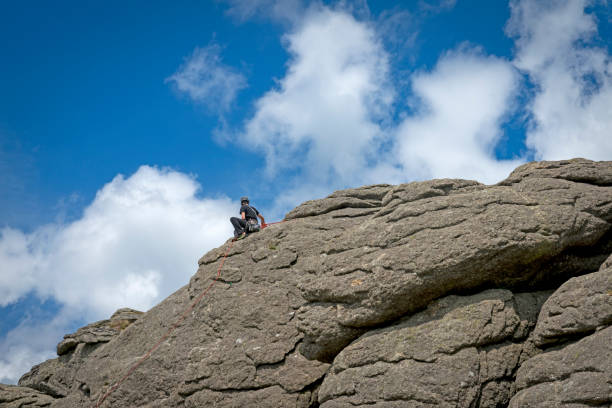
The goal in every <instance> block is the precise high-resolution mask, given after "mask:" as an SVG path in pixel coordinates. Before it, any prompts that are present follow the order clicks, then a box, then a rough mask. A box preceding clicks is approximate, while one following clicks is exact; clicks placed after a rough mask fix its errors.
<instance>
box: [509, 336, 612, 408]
mask: <svg viewBox="0 0 612 408" xmlns="http://www.w3.org/2000/svg"><path fill="white" fill-rule="evenodd" d="M516 385H517V389H518V390H519V392H518V394H517V395H515V396H514V397H513V398H512V401H511V403H510V407H511V408H524V407H572V408H574V407H575V408H578V407H595V406H597V407H601V406H604V407H609V406H612V327H607V328H605V329H603V330H600V331H598V332H596V333H594V334H592V335H590V336H588V337H585V338H583V339H582V340H580V341H578V342H576V343H574V344H570V345H568V346H567V347H564V348H562V349H560V350H556V351H551V352H548V353H544V354H540V355H538V356H536V357H534V358H532V359H530V360H528V361H527V362H526V363H525V364H523V365H522V366H521V368H520V369H519V371H518V374H517V377H516Z"/></svg>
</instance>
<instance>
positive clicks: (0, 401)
mask: <svg viewBox="0 0 612 408" xmlns="http://www.w3.org/2000/svg"><path fill="white" fill-rule="evenodd" d="M53 401H54V398H53V397H51V396H49V395H47V394H44V393H42V392H40V391H36V390H34V389H32V388H28V387H16V386H13V385H4V384H0V407H2V408H25V407H28V408H48V407H50V406H51V404H52V403H53Z"/></svg>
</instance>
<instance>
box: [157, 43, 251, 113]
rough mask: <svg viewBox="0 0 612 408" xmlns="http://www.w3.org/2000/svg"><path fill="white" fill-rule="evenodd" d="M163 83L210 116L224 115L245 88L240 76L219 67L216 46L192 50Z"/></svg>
mask: <svg viewBox="0 0 612 408" xmlns="http://www.w3.org/2000/svg"><path fill="white" fill-rule="evenodd" d="M166 82H167V83H172V84H173V85H174V87H175V88H176V89H177V91H179V92H183V93H185V94H187V96H189V98H191V99H192V100H193V101H194V102H196V103H201V104H203V105H204V106H206V107H207V108H208V109H209V110H210V111H211V112H213V113H223V112H226V111H228V110H229V109H230V107H231V105H232V103H233V102H234V100H235V99H236V96H237V94H238V92H239V91H240V90H241V89H244V88H246V87H247V80H246V78H245V77H244V75H242V74H241V73H239V72H237V71H236V70H235V69H234V68H232V67H230V66H228V65H225V64H223V61H222V59H221V47H220V46H219V45H216V44H211V45H209V46H207V47H204V48H199V47H196V49H195V50H194V51H193V54H192V55H191V56H190V57H188V58H187V59H186V60H185V62H184V63H183V64H182V65H181V66H180V67H179V69H178V70H177V71H176V72H175V73H174V74H172V75H171V76H170V77H168V78H166Z"/></svg>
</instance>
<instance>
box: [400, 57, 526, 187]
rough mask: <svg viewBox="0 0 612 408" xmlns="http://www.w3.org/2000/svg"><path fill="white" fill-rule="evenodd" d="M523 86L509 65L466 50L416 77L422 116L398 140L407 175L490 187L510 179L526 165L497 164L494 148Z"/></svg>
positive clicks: (409, 120) (418, 114) (405, 124)
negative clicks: (517, 167)
mask: <svg viewBox="0 0 612 408" xmlns="http://www.w3.org/2000/svg"><path fill="white" fill-rule="evenodd" d="M518 84H519V77H518V75H517V73H516V72H515V70H514V68H513V67H512V65H511V64H510V63H509V62H508V61H505V60H503V59H499V58H495V57H491V56H485V55H482V53H481V52H480V51H478V50H476V49H470V48H466V47H463V48H460V49H459V50H457V51H455V52H450V53H447V54H445V55H444V56H442V57H441V58H440V60H439V61H438V63H437V65H436V67H435V68H434V69H433V70H432V71H431V72H423V73H417V74H415V75H413V77H412V88H413V93H414V95H415V97H416V98H417V99H416V101H415V102H414V105H415V106H414V108H415V110H416V113H415V114H414V115H413V116H410V117H408V118H406V119H405V120H404V121H403V123H402V124H401V125H400V126H399V129H398V131H397V136H396V140H397V145H396V153H397V160H398V161H399V162H400V163H401V165H402V167H403V169H404V172H405V174H406V175H409V177H411V178H417V179H429V178H441V177H452V178H455V177H458V178H468V179H477V180H479V181H481V182H485V183H494V182H497V181H499V180H501V179H503V178H504V177H506V176H507V175H508V174H509V173H510V171H511V170H512V169H514V168H515V167H516V166H517V165H518V164H520V162H521V160H520V159H517V160H497V159H496V158H495V153H494V149H495V146H496V144H497V143H498V142H499V140H500V137H501V136H502V130H501V124H502V121H503V119H504V118H505V115H507V114H508V113H509V112H510V111H511V108H512V106H513V99H514V96H515V92H516V90H517V88H518Z"/></svg>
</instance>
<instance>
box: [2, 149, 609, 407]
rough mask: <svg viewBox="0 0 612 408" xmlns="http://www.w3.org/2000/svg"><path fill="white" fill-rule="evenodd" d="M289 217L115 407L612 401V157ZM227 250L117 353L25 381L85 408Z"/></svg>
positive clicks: (120, 393)
mask: <svg viewBox="0 0 612 408" xmlns="http://www.w3.org/2000/svg"><path fill="white" fill-rule="evenodd" d="M286 219H287V222H285V223H283V224H280V225H275V226H272V227H270V228H267V229H265V230H264V231H262V232H260V233H258V234H254V235H252V236H249V237H248V238H247V239H245V240H243V241H239V242H237V243H236V244H235V245H234V246H233V247H232V250H231V251H230V253H229V254H228V258H227V260H226V263H225V266H224V269H223V272H222V280H221V282H218V283H217V286H216V287H215V289H214V290H213V291H211V292H210V293H209V295H207V298H206V300H205V301H204V302H202V303H201V304H199V305H198V307H197V308H196V309H195V310H194V311H193V313H192V315H191V317H190V318H189V319H187V321H185V323H184V324H182V325H181V326H180V327H179V328H178V329H177V330H176V332H175V333H174V334H173V336H171V338H169V339H168V340H167V341H166V342H165V343H164V344H163V345H162V347H161V348H160V349H159V350H158V352H157V353H156V354H155V355H154V356H153V357H152V358H151V359H149V360H147V362H145V363H144V364H143V365H142V366H141V367H140V368H139V369H138V370H137V372H136V373H134V375H133V376H131V377H130V378H129V379H128V380H127V381H126V383H124V384H122V386H121V387H120V388H119V389H118V390H117V391H116V392H115V393H113V394H112V395H111V397H110V398H109V399H108V400H107V401H106V402H105V403H104V405H103V406H104V407H110V406H112V407H135V406H136V407H137V406H142V407H145V406H146V407H183V408H190V407H201V406H214V407H237V406H254V407H255V406H256V407H300V408H302V407H303V408H310V407H312V408H314V407H322V408H330V407H331V408H334V407H355V406H372V405H375V406H377V407H383V408H385V407H434V406H435V407H457V406H458V407H504V406H511V407H531V406H532V407H552V406H555V407H557V406H559V407H572V408H576V407H587V406H606V404H608V405H610V404H612V389H611V388H610V387H611V384H612V372H611V370H612V362H610V361H609V356H610V355H612V353H610V350H609V347H610V344H612V342H611V341H610V321H611V319H610V310H611V309H612V284H611V281H610V276H612V268H611V265H612V257H610V253H612V232H611V228H610V226H611V222H612V162H592V161H588V160H584V159H574V160H567V161H560V162H536V163H529V164H526V165H524V166H521V167H519V168H518V169H516V170H515V171H514V172H513V173H512V174H511V175H510V176H509V178H508V179H506V180H504V181H503V182H501V183H499V184H498V185H495V186H485V185H482V184H479V183H477V182H473V181H466V180H432V181H426V182H419V183H409V184H404V185H399V186H389V185H375V186H366V187H362V188H358V189H350V190H344V191H339V192H336V193H334V194H332V195H330V196H329V197H327V198H325V199H322V200H313V201H309V202H306V203H304V204H302V205H301V206H299V207H297V208H296V209H294V210H293V211H291V212H290V213H289V214H288V215H287V217H286ZM224 251H225V246H223V247H221V248H217V249H215V250H212V251H210V252H209V253H208V254H206V255H205V256H204V257H202V259H200V261H199V265H200V266H199V269H198V271H197V273H196V274H195V275H194V276H193V278H192V279H191V281H190V282H189V284H188V285H186V286H184V287H183V288H181V289H180V290H178V291H177V292H175V293H174V294H173V295H171V296H170V297H169V298H167V299H166V300H164V301H163V302H162V303H160V304H159V305H157V306H156V307H154V308H153V309H151V310H150V311H148V312H147V313H145V314H144V315H142V316H140V317H139V318H138V319H137V320H135V321H134V322H133V323H132V324H131V325H129V327H127V328H125V330H122V331H121V332H120V333H118V334H117V335H116V336H114V337H112V338H111V339H110V340H109V341H108V342H104V343H96V344H97V345H95V348H94V345H90V346H87V347H91V348H89V349H88V350H89V351H88V353H86V355H85V354H82V355H81V356H80V357H79V358H78V359H74V357H73V359H72V360H71V359H69V358H67V355H62V356H60V357H59V358H58V359H55V360H50V361H48V362H45V363H43V364H41V365H39V366H37V367H35V368H34V369H33V371H32V372H30V373H28V374H27V375H26V376H24V378H23V379H22V381H20V385H24V384H26V381H27V384H28V386H29V387H34V388H38V389H44V387H43V386H42V385H44V384H61V385H62V388H61V389H62V390H63V391H62V394H61V395H60V393H59V392H57V391H54V392H55V395H54V397H55V398H54V399H53V401H52V402H51V405H50V406H53V407H80V406H91V405H92V402H94V401H96V400H97V398H99V397H100V395H102V393H104V392H105V391H106V389H107V388H108V386H109V385H110V384H112V383H113V381H116V379H117V378H119V377H120V375H121V374H122V373H125V371H126V370H127V368H128V367H130V366H131V364H132V363H133V362H134V361H135V360H136V359H137V358H138V357H139V356H141V355H142V354H143V353H144V352H146V350H148V349H149V348H150V346H151V345H152V344H153V343H154V342H156V341H157V339H158V338H159V337H161V335H162V334H163V333H164V332H165V331H166V330H167V328H168V327H169V325H170V324H172V322H173V321H174V318H175V316H176V315H177V314H179V313H180V311H182V310H183V309H184V308H185V307H186V306H187V305H188V304H189V302H190V301H191V300H192V299H193V298H194V297H195V296H197V295H198V294H199V293H200V292H201V291H202V290H203V288H205V287H207V286H208V284H209V282H210V279H213V278H214V277H215V275H216V267H217V263H218V262H219V261H220V259H221V257H222V256H223V254H224ZM86 332H88V330H84V331H83V332H82V333H86ZM77 333H78V332H77ZM76 337H78V336H76ZM76 337H73V338H76ZM65 341H66V340H65ZM67 341H68V343H72V342H73V341H72V340H70V337H69V338H68V339H67ZM81 344H84V343H81ZM64 347H65V346H64ZM64 347H61V348H58V350H59V349H62V350H63V349H64ZM85 348H86V347H85V346H83V347H82V349H83V350H84V349H85ZM78 349H79V346H76V347H75V348H71V349H70V350H72V351H70V353H68V354H69V355H74V354H75V353H76V350H78ZM581 353H582V355H583V356H584V357H583V358H580V359H576V357H575V356H576V355H579V354H581ZM606 353H607V354H606ZM602 356H607V357H606V358H608V360H607V359H606V358H602ZM559 387H561V388H562V389H563V390H564V391H563V392H552V391H551V390H558V389H559ZM17 388H19V387H3V388H2V390H3V391H2V392H4V393H8V394H11V391H10V389H15V390H17ZM6 389H9V391H6ZM16 392H17V391H16ZM19 392H23V389H20V390H19ZM45 392H48V391H45ZM2 395H5V394H2V393H0V396H2ZM11 395H12V394H11ZM40 395H41V398H43V397H44V398H46V397H47V396H48V395H43V394H40ZM41 401H42V400H41ZM34 406H35V405H34ZM41 406H42V405H41Z"/></svg>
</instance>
